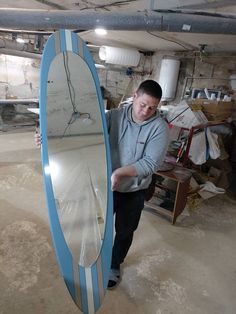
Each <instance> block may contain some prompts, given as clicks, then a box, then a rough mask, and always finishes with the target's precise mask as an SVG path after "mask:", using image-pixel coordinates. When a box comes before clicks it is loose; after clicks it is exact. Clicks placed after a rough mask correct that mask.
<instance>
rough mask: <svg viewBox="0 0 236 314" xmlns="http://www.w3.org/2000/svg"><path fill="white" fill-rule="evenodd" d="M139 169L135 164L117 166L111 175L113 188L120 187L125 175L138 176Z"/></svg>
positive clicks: (113, 189) (114, 189)
mask: <svg viewBox="0 0 236 314" xmlns="http://www.w3.org/2000/svg"><path fill="white" fill-rule="evenodd" d="M137 175H138V174H137V171H136V169H135V167H134V166H124V167H121V168H117V169H116V170H115V171H114V172H113V173H112V176H111V190H112V191H116V190H117V189H118V187H119V184H120V180H121V179H122V178H123V177H136V176H137Z"/></svg>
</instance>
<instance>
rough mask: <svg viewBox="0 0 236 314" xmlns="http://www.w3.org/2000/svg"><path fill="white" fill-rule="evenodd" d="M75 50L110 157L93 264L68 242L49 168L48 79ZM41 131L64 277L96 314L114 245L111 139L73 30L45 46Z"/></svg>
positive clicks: (52, 224)
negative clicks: (77, 257) (82, 261)
mask: <svg viewBox="0 0 236 314" xmlns="http://www.w3.org/2000/svg"><path fill="white" fill-rule="evenodd" d="M67 51H71V52H72V53H74V54H76V55H79V56H80V57H82V58H83V60H84V61H85V62H86V64H87V66H88V69H89V71H90V73H91V77H92V78H93V80H94V84H95V88H96V93H97V97H98V104H99V111H100V114H101V120H102V126H103V136H104V142H105V148H106V160H107V209H106V221H105V229H104V238H103V241H102V246H101V250H100V254H99V256H98V257H97V259H96V260H95V261H94V263H93V264H92V265H91V266H89V267H84V266H81V265H79V264H78V263H77V262H75V261H74V260H73V256H72V254H71V252H70V249H69V248H68V245H67V243H66V241H65V237H64V234H63V231H62V227H61V224H60V220H59V217H58V213H57V208H56V202H55V197H54V193H53V186H52V180H51V176H50V173H47V172H46V171H45V169H46V168H47V167H48V166H49V156H48V141H47V81H48V73H49V68H50V65H51V64H52V62H53V60H54V58H55V57H56V56H57V55H58V54H59V53H63V52H67ZM39 105H40V131H41V136H42V146H41V159H42V168H43V177H44V187H45V194H46V201H47V207H48V215H49V222H50V230H51V235H52V240H53V245H54V250H55V253H56V256H57V261H58V264H59V267H60V270H61V274H62V276H63V278H64V281H65V284H66V286H67V289H68V291H69V293H70V295H71V297H72V299H73V301H74V302H75V303H76V305H77V306H78V307H79V308H80V310H81V311H82V312H83V313H85V314H93V313H96V311H97V310H98V309H99V308H100V306H101V304H102V300H103V298H104V295H105V292H106V288H107V283H108V276H109V271H110V263H111V254H112V244H113V198H112V192H111V186H110V177H111V158H110V149H109V139H108V132H107V125H106V117H105V112H104V105H103V99H102V94H101V89H100V84H99V79H98V76H97V72H96V68H95V65H94V62H93V59H92V56H91V54H90V52H89V50H88V48H87V46H86V44H85V43H84V42H83V40H82V39H81V38H79V36H78V35H77V34H76V33H74V32H72V31H69V30H64V29H63V30H59V31H57V32H55V33H54V34H52V35H51V36H50V37H49V39H48V41H47V43H46V45H45V48H44V52H43V56H42V60H41V69H40V94H39Z"/></svg>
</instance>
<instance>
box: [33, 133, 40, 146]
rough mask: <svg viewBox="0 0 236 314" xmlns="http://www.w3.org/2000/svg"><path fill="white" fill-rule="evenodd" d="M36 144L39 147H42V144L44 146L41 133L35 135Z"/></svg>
mask: <svg viewBox="0 0 236 314" xmlns="http://www.w3.org/2000/svg"><path fill="white" fill-rule="evenodd" d="M34 142H35V144H36V146H37V147H40V146H41V144H42V138H41V135H40V134H39V133H37V132H36V133H35V134H34Z"/></svg>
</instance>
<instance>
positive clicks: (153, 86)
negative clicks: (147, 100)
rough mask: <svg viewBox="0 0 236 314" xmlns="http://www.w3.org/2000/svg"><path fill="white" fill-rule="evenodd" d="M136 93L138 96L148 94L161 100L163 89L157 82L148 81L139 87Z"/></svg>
mask: <svg viewBox="0 0 236 314" xmlns="http://www.w3.org/2000/svg"><path fill="white" fill-rule="evenodd" d="M136 93H137V94H138V95H142V94H147V95H149V96H152V97H154V98H157V99H159V100H160V99H161V96H162V89H161V86H160V85H159V84H158V83H157V82H156V81H154V80H146V81H143V82H142V83H141V84H140V85H139V87H138V89H137V91H136Z"/></svg>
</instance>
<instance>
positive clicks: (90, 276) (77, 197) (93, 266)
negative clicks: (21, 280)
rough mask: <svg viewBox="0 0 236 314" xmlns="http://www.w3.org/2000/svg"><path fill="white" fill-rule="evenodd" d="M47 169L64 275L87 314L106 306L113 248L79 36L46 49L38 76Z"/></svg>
mask: <svg viewBox="0 0 236 314" xmlns="http://www.w3.org/2000/svg"><path fill="white" fill-rule="evenodd" d="M39 101H40V131H41V135H42V149H41V153H42V168H43V176H44V185H45V193H46V200H47V206H48V213H49V221H50V229H51V234H52V239H53V244H54V249H55V252H56V256H57V260H58V264H59V267H60V270H61V274H62V276H63V278H64V281H65V284H66V286H67V288H68V291H69V293H70V295H71V297H72V299H73V300H74V302H75V303H76V305H77V306H78V307H79V309H80V310H81V311H82V312H83V313H88V314H92V313H95V312H96V311H97V310H98V309H99V308H100V306H101V304H102V300H103V298H104V295H105V292H106V288H107V282H108V274H109V270H110V262H111V252H112V243H113V200H112V193H111V188H110V176H111V160H110V151H109V144H108V134H107V128H106V118H105V112H104V105H103V99H102V95H101V90H100V84H99V80H98V77H97V73H96V69H95V66H94V63H93V59H92V57H91V55H90V52H89V51H88V48H87V47H86V45H85V43H84V42H83V41H82V39H81V38H79V36H78V35H77V34H76V33H73V32H71V31H68V30H60V31H58V32H55V33H54V34H53V35H51V36H50V37H49V39H48V41H47V43H46V46H45V49H44V53H43V57H42V62H41V72H40V96H39Z"/></svg>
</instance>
